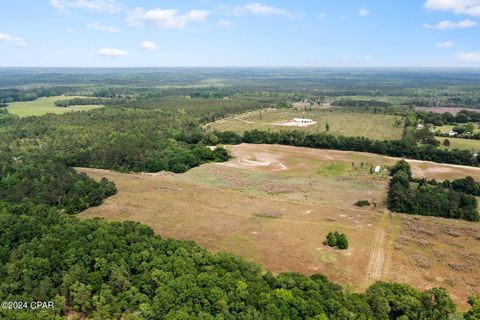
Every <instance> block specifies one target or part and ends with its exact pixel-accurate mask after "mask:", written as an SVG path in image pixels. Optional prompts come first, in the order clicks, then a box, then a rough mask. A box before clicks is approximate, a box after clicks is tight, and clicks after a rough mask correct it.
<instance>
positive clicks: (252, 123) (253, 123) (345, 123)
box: [209, 109, 403, 140]
mask: <svg viewBox="0 0 480 320" xmlns="http://www.w3.org/2000/svg"><path fill="white" fill-rule="evenodd" d="M293 118H308V119H312V120H313V121H315V122H316V124H313V125H310V126H306V127H288V126H279V125H276V124H278V123H280V122H284V121H289V120H292V119H293ZM398 119H401V118H400V117H398V116H392V115H384V114H372V113H351V112H341V111H339V110H334V109H331V110H311V111H297V110H275V109H264V110H260V111H255V112H251V113H248V114H245V115H241V116H236V117H232V118H228V119H224V120H219V121H216V122H214V123H212V124H210V125H209V126H210V127H211V128H212V129H216V130H220V131H227V130H229V131H235V132H240V133H241V132H244V131H247V130H253V129H259V130H266V131H281V130H300V131H306V132H312V133H315V132H326V124H327V123H328V125H329V127H330V128H329V133H331V134H333V135H344V136H361V137H367V138H371V139H378V140H397V139H400V138H401V137H402V131H403V126H402V125H399V126H397V125H395V122H396V120H398Z"/></svg>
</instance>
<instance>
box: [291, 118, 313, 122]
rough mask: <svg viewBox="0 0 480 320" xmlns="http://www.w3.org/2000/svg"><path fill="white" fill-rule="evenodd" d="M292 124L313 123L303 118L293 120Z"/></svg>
mask: <svg viewBox="0 0 480 320" xmlns="http://www.w3.org/2000/svg"><path fill="white" fill-rule="evenodd" d="M293 122H298V123H313V120H312V119H303V118H293Z"/></svg>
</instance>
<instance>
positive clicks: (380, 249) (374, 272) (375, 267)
mask: <svg viewBox="0 0 480 320" xmlns="http://www.w3.org/2000/svg"><path fill="white" fill-rule="evenodd" d="M384 242H385V231H384V230H383V229H379V230H378V231H377V232H376V234H375V238H374V240H373V251H372V255H371V256H370V262H369V264H368V272H367V274H368V278H369V279H371V280H378V279H380V277H381V276H382V272H383V265H384V264H385V250H384Z"/></svg>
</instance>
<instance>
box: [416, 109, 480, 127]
mask: <svg viewBox="0 0 480 320" xmlns="http://www.w3.org/2000/svg"><path fill="white" fill-rule="evenodd" d="M417 118H418V119H419V120H422V121H423V123H431V124H433V125H435V126H443V125H445V124H457V123H468V122H479V121H480V112H477V111H471V110H460V111H459V112H458V113H457V114H456V115H455V116H454V115H453V114H451V113H450V112H444V113H437V112H424V111H417Z"/></svg>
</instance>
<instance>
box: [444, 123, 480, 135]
mask: <svg viewBox="0 0 480 320" xmlns="http://www.w3.org/2000/svg"><path fill="white" fill-rule="evenodd" d="M471 124H473V127H474V128H475V130H474V131H473V132H474V133H477V132H479V131H480V130H479V128H478V123H476V122H471ZM462 125H465V124H459V125H451V124H446V125H443V126H439V127H435V130H440V131H442V132H450V131H452V130H453V128H455V127H458V126H462Z"/></svg>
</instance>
